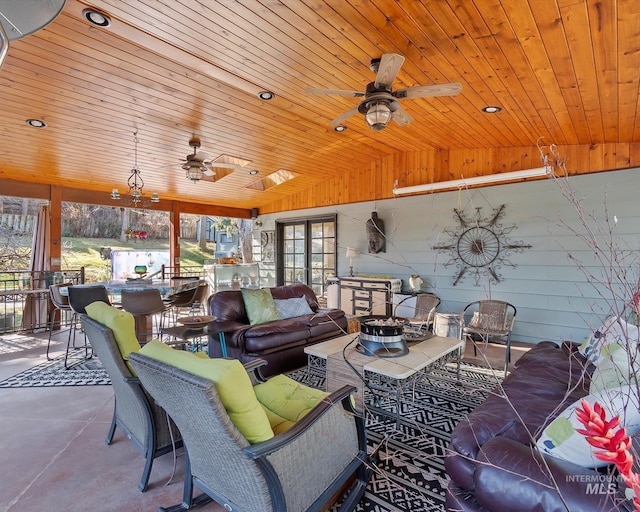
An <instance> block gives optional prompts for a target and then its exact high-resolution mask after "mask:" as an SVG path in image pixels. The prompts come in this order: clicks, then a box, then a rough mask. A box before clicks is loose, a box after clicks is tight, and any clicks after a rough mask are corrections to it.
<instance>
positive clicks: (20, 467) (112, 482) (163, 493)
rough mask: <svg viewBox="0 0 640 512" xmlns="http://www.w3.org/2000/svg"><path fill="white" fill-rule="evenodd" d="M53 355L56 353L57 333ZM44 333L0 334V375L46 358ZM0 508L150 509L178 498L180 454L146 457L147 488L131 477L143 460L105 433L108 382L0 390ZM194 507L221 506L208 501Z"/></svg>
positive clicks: (71, 511)
mask: <svg viewBox="0 0 640 512" xmlns="http://www.w3.org/2000/svg"><path fill="white" fill-rule="evenodd" d="M60 338H61V340H64V343H63V342H62V341H60V342H59V343H56V345H55V350H54V352H53V355H54V356H55V355H58V354H61V353H63V350H64V348H65V347H66V335H65V334H61V335H60ZM46 347H47V335H46V334H44V335H36V336H28V337H21V336H14V335H2V336H0V380H4V379H6V378H7V377H10V376H12V375H15V374H17V373H19V372H21V371H23V370H25V369H27V368H31V367H33V366H36V365H37V364H40V363H42V362H44V361H45V360H46V356H45V354H46ZM0 411H2V412H1V414H0V432H2V435H1V437H0V448H1V450H2V464H0V482H1V484H0V510H1V511H3V512H36V511H38V512H41V511H43V510H46V511H49V512H89V511H91V512H112V511H113V512H116V511H118V512H120V511H122V512H124V511H127V512H138V511H139V512H143V511H144V512H151V511H155V510H157V509H158V507H160V506H170V505H174V504H176V503H179V502H180V501H181V500H182V488H183V485H182V478H183V475H184V472H183V468H184V458H183V457H182V451H180V452H179V456H178V459H177V467H176V473H175V476H174V477H173V479H172V480H171V483H170V484H169V485H166V483H167V481H168V480H169V478H170V476H171V473H172V469H173V456H172V454H170V453H169V454H167V455H163V456H162V457H159V458H157V459H156V460H155V461H154V463H153V469H152V471H151V478H150V480H149V488H148V489H147V491H146V492H144V493H142V492H140V491H139V490H138V483H139V482H140V477H141V475H142V469H143V466H144V459H143V458H142V455H140V454H139V452H138V451H137V450H136V449H135V448H134V446H133V444H132V443H131V441H129V440H128V439H127V438H126V437H125V436H124V434H122V432H121V431H120V430H116V435H115V437H114V441H113V443H112V444H111V445H110V446H107V444H105V438H106V435H107V431H108V429H109V425H110V424H111V417H112V413H113V391H112V388H111V386H77V387H48V388H18V389H15V388H14V389H0ZM199 510H202V511H203V512H212V511H215V512H221V511H223V510H224V509H223V508H222V507H221V506H219V505H217V504H214V503H210V504H207V505H206V506H203V507H201V508H200V509H199Z"/></svg>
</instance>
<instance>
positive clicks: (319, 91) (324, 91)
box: [304, 87, 364, 98]
mask: <svg viewBox="0 0 640 512" xmlns="http://www.w3.org/2000/svg"><path fill="white" fill-rule="evenodd" d="M304 92H308V93H311V94H338V95H340V96H352V97H354V98H361V97H362V96H364V93H363V92H359V91H343V90H340V89H314V88H313V87H309V88H307V89H305V90H304Z"/></svg>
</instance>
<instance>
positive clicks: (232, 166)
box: [204, 160, 241, 169]
mask: <svg viewBox="0 0 640 512" xmlns="http://www.w3.org/2000/svg"><path fill="white" fill-rule="evenodd" d="M204 163H205V164H206V165H207V166H208V167H215V168H216V169H240V167H241V166H240V165H238V164H228V163H225V162H216V161H214V160H207V161H206V162H204Z"/></svg>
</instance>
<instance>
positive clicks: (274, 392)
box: [253, 375, 329, 435]
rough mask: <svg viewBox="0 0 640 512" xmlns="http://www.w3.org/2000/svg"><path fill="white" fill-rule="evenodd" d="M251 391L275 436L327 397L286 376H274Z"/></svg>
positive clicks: (326, 394)
mask: <svg viewBox="0 0 640 512" xmlns="http://www.w3.org/2000/svg"><path fill="white" fill-rule="evenodd" d="M253 391H254V392H255V395H256V397H257V398H258V402H260V404H262V407H263V408H264V409H265V411H267V416H268V417H269V421H270V422H271V428H272V430H273V431H274V433H275V434H276V435H277V434H279V433H281V432H283V431H285V430H287V429H288V428H289V427H291V426H292V425H293V424H294V423H295V422H297V421H298V420H299V419H300V418H303V417H304V416H305V415H306V414H307V413H308V412H309V411H310V410H311V409H313V408H314V407H315V406H316V405H317V404H318V403H319V402H321V401H322V400H324V399H325V398H326V397H327V396H329V393H325V392H324V391H320V390H319V389H314V388H310V387H308V386H305V385H303V384H300V383H299V382H296V381H295V380H293V379H291V378H289V377H287V376H286V375H276V376H275V377H272V378H270V379H269V380H268V381H267V382H264V383H262V384H258V385H256V386H254V388H253Z"/></svg>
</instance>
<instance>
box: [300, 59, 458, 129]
mask: <svg viewBox="0 0 640 512" xmlns="http://www.w3.org/2000/svg"><path fill="white" fill-rule="evenodd" d="M403 63H404V57H403V56H402V55H398V54H397V53H385V54H384V55H383V56H382V57H381V58H380V59H372V60H371V64H370V66H369V67H370V69H371V70H372V71H373V72H374V73H376V79H375V81H373V82H371V83H370V84H368V85H367V87H366V89H365V91H364V92H360V91H343V90H335V89H315V88H309V89H307V90H306V91H307V92H309V93H313V94H338V95H341V96H353V97H355V98H362V97H363V96H364V99H363V100H362V101H361V102H360V103H359V104H358V105H357V106H356V107H354V108H352V109H351V110H349V111H347V112H345V113H344V114H342V115H341V116H339V117H337V118H336V119H334V120H333V121H331V122H330V123H329V125H330V126H338V125H340V124H342V123H343V122H344V121H346V120H347V119H349V118H350V117H351V116H353V115H355V114H357V113H360V114H362V115H364V118H365V120H366V122H367V124H368V125H369V126H370V127H371V128H372V129H373V130H383V129H384V128H385V127H386V126H387V124H388V123H389V121H390V120H391V119H393V120H394V121H395V122H396V123H398V124H399V125H400V126H405V125H407V124H409V123H410V122H411V121H413V118H412V117H411V116H410V115H409V114H408V113H407V112H406V111H405V110H404V109H403V108H402V107H401V106H400V102H399V101H398V100H401V99H405V98H410V99H411V98H426V97H429V96H454V95H456V94H458V93H459V92H460V91H461V90H462V85H461V84H459V83H457V82H452V83H448V84H437V85H418V86H415V87H407V88H405V89H398V90H397V91H393V90H392V89H391V85H392V83H393V81H394V80H395V78H396V75H397V74H398V71H400V68H401V67H402V64H403Z"/></svg>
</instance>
